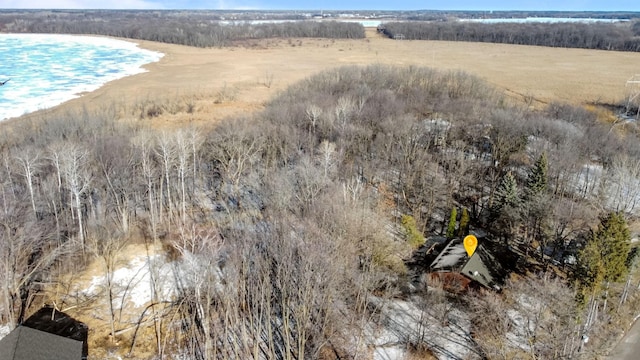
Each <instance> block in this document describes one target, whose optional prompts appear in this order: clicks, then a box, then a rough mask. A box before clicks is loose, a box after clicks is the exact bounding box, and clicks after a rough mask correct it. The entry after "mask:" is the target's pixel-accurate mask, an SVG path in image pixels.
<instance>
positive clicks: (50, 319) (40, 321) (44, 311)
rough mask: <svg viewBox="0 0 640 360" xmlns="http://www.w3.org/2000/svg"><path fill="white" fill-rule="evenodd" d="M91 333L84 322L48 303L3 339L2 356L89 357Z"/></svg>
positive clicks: (1, 358) (37, 359)
mask: <svg viewBox="0 0 640 360" xmlns="http://www.w3.org/2000/svg"><path fill="white" fill-rule="evenodd" d="M87 335H88V328H87V326H86V325H85V324H84V323H82V322H80V321H78V320H76V319H74V318H72V317H71V316H69V315H67V314H65V313H63V312H60V311H56V310H55V309H54V308H52V307H49V306H45V307H43V308H41V309H40V310H38V311H36V312H35V313H34V314H33V315H31V316H30V317H29V318H28V319H27V320H26V321H24V322H23V323H22V324H20V326H18V327H17V328H15V329H14V330H13V331H12V332H10V333H9V334H8V335H7V336H5V337H4V338H2V339H1V340H0V360H5V359H6V360H18V359H33V360H40V359H56V360H58V359H61V360H66V359H73V360H80V359H86V358H87V356H88V352H89V349H88V345H87V344H88V343H87ZM78 347H79V349H80V350H79V352H78V351H77V348H78Z"/></svg>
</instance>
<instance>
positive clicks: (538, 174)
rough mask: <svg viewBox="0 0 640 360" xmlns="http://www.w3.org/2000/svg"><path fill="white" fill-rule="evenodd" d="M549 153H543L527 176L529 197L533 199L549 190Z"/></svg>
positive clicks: (527, 193)
mask: <svg viewBox="0 0 640 360" xmlns="http://www.w3.org/2000/svg"><path fill="white" fill-rule="evenodd" d="M547 172H548V162H547V154H546V153H544V152H543V153H542V154H541V155H540V157H539V158H538V160H536V163H535V164H534V165H533V169H531V172H530V173H529V177H528V178H527V191H526V195H527V199H528V200H531V199H533V198H535V197H537V196H539V195H542V194H544V193H545V192H546V191H547Z"/></svg>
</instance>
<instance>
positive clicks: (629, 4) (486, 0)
mask: <svg viewBox="0 0 640 360" xmlns="http://www.w3.org/2000/svg"><path fill="white" fill-rule="evenodd" d="M0 9H211V10H216V9H259V10H556V11H640V1H638V0H628V1H627V0H611V1H602V0H598V1H596V0H555V1H547V0H537V1H536V0H522V1H513V0H511V1H504V0H478V1H473V0H458V1H451V0H449V1H447V0H422V1H418V0H403V1H399V2H394V1H389V0H366V1H365V0H327V1H309V0H296V1H294V0H116V1H105V0H0Z"/></svg>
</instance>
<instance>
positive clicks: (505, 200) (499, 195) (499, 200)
mask: <svg viewBox="0 0 640 360" xmlns="http://www.w3.org/2000/svg"><path fill="white" fill-rule="evenodd" d="M520 202H521V200H520V195H519V194H518V184H517V182H516V178H515V177H514V176H513V174H512V173H511V171H509V172H507V173H506V174H504V176H503V177H502V181H500V184H499V185H498V188H497V189H496V200H495V211H500V210H501V209H502V208H503V207H509V208H512V209H517V208H518V206H520Z"/></svg>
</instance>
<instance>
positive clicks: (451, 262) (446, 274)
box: [429, 238, 516, 291]
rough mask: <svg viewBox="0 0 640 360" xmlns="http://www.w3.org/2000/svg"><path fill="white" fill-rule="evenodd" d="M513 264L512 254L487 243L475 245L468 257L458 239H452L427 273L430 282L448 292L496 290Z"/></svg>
mask: <svg viewBox="0 0 640 360" xmlns="http://www.w3.org/2000/svg"><path fill="white" fill-rule="evenodd" d="M515 263H516V256H515V254H513V253H512V252H511V251H509V250H508V249H505V248H504V247H501V246H499V245H497V244H493V243H491V242H489V241H479V242H478V246H477V248H476V251H475V252H474V253H473V254H472V255H471V256H468V255H467V251H466V250H465V248H464V244H463V241H462V239H459V238H456V239H453V240H451V241H449V243H448V244H447V245H446V246H445V247H444V249H442V250H441V251H440V253H439V254H438V256H437V257H436V258H435V259H434V260H433V262H432V263H431V265H430V266H429V273H430V275H431V278H433V279H439V280H440V281H441V282H442V283H443V286H445V288H447V289H449V290H452V291H461V290H464V289H466V288H467V287H469V286H472V285H474V284H477V285H480V286H482V287H484V288H487V289H493V290H500V289H501V288H502V286H503V285H504V282H505V280H506V278H507V276H508V275H509V274H510V273H511V269H513V268H514V267H515Z"/></svg>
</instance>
